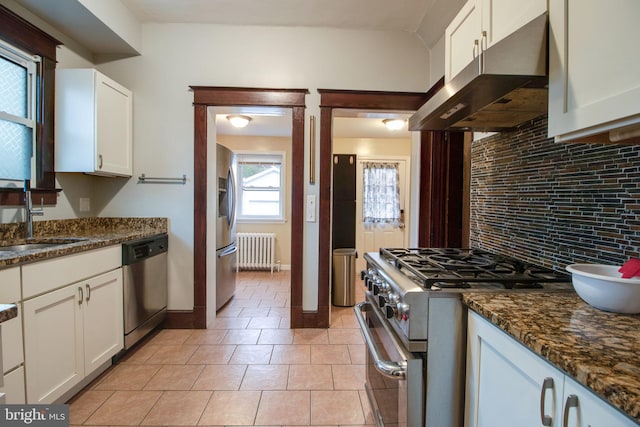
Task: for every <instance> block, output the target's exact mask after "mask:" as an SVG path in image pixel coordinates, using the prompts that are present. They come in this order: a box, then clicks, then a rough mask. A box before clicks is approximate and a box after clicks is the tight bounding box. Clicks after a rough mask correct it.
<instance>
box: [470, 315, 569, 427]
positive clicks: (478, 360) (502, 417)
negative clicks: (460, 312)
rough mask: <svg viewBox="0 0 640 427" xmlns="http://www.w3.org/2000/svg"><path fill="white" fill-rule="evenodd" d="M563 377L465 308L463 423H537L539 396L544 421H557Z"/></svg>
mask: <svg viewBox="0 0 640 427" xmlns="http://www.w3.org/2000/svg"><path fill="white" fill-rule="evenodd" d="M563 381H564V376H563V374H562V373H561V372H560V371H558V370H557V369H556V368H554V367H553V366H552V365H550V364H549V363H547V362H546V361H544V360H543V359H542V358H540V357H538V356H537V355H535V354H534V353H532V352H530V351H529V350H527V349H526V348H525V347H524V346H523V345H521V344H520V343H518V342H516V341H515V340H514V339H513V338H510V337H509V336H508V335H506V334H505V333H504V332H502V331H501V330H499V329H498V328H496V327H495V326H493V325H492V324H491V323H489V322H488V321H486V320H485V319H483V318H481V317H480V316H479V315H477V314H476V313H473V312H470V314H469V333H468V354H467V387H466V388H467V397H466V402H465V419H466V423H465V425H466V426H468V427H471V426H473V427H484V426H491V427H500V426H504V427H513V426H542V425H543V423H542V421H543V420H542V415H541V413H540V402H541V399H543V396H544V405H543V407H544V413H545V415H547V416H549V417H550V421H549V422H548V423H547V424H548V425H552V426H559V425H561V424H560V421H561V420H560V416H561V413H562V412H561V411H562V407H561V399H562V389H563Z"/></svg>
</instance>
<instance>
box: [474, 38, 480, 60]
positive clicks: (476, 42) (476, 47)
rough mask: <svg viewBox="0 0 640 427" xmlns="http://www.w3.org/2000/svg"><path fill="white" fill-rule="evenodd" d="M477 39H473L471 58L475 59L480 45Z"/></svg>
mask: <svg viewBox="0 0 640 427" xmlns="http://www.w3.org/2000/svg"><path fill="white" fill-rule="evenodd" d="M479 43H480V42H479V41H478V39H475V40H474V41H473V59H476V58H477V57H478V51H479V50H480V45H479Z"/></svg>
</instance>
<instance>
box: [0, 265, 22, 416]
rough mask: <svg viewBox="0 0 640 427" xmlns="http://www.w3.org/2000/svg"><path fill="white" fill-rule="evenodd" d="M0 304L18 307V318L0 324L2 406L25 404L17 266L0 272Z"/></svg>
mask: <svg viewBox="0 0 640 427" xmlns="http://www.w3.org/2000/svg"><path fill="white" fill-rule="evenodd" d="M0 284H2V286H0V302H2V303H12V304H16V305H17V306H18V316H17V317H14V318H13V319H10V320H7V321H5V322H3V323H2V324H1V325H0V329H1V330H2V334H1V335H2V338H1V339H0V342H2V352H1V353H0V355H1V356H2V357H1V358H2V369H1V370H0V371H1V372H2V373H3V374H4V378H2V382H4V385H2V387H0V393H4V395H5V399H6V403H10V404H19V403H25V394H24V353H23V352H22V305H21V299H22V298H21V290H20V289H21V288H20V267H10V268H7V269H3V270H0Z"/></svg>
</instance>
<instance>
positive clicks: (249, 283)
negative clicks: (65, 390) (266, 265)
mask: <svg viewBox="0 0 640 427" xmlns="http://www.w3.org/2000/svg"><path fill="white" fill-rule="evenodd" d="M356 288H357V298H356V299H357V300H358V301H361V300H362V299H363V289H362V287H361V282H360V280H356ZM289 306H290V275H289V272H288V271H283V272H279V273H274V274H273V275H271V273H269V272H266V273H265V272H246V273H240V275H239V278H238V287H237V292H236V295H235V296H234V298H233V299H232V300H231V301H230V302H229V303H228V304H227V305H226V306H225V307H223V309H222V310H221V311H220V312H218V317H217V318H216V319H215V320H214V321H213V322H212V323H211V324H210V325H208V329H206V330H191V329H189V330H185V329H173V330H169V329H166V330H161V331H159V332H157V333H155V334H153V335H152V336H150V337H148V338H147V339H145V340H144V341H143V342H142V343H141V344H140V345H138V346H136V347H135V348H134V349H132V351H130V352H129V353H128V354H126V355H125V356H124V357H123V358H122V359H120V361H119V362H118V363H117V364H116V365H114V366H113V367H111V368H110V369H109V370H108V371H107V372H105V373H104V374H103V375H101V376H100V377H99V378H98V379H96V380H95V381H94V382H93V383H92V384H90V385H89V386H87V387H86V388H85V389H84V390H83V391H82V392H81V393H79V394H78V395H77V396H75V397H74V398H73V399H72V400H71V401H70V402H69V403H70V418H71V420H70V423H71V425H83V426H105V425H109V426H130V425H144V426H147V425H149V426H157V425H165V426H185V425H186V426H189V425H191V426H195V425H206V426H264V427H266V426H269V427H271V426H310V425H311V426H325V427H328V426H365V425H367V426H369V425H373V421H372V417H371V413H370V408H369V405H368V403H367V397H366V394H365V392H364V375H365V373H364V371H365V368H364V363H365V361H364V351H365V350H364V344H363V340H362V335H361V333H360V331H359V329H358V325H357V321H356V319H355V317H354V314H353V309H352V308H351V307H344V308H343V307H333V308H332V322H331V327H330V328H329V329H290V315H289Z"/></svg>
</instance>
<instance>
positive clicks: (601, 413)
mask: <svg viewBox="0 0 640 427" xmlns="http://www.w3.org/2000/svg"><path fill="white" fill-rule="evenodd" d="M565 420H566V421H565ZM562 422H563V423H564V424H560V423H557V424H556V425H566V426H567V427H575V426H579V427H616V426H637V425H638V424H636V423H634V422H633V421H631V420H630V419H629V418H627V417H626V416H625V415H623V414H622V413H620V412H618V411H617V410H615V409H614V408H612V407H611V406H610V405H609V404H608V403H607V402H605V401H603V400H602V399H600V398H599V397H598V396H596V395H595V394H593V392H591V391H590V390H588V389H587V388H586V387H584V386H583V385H582V384H579V383H578V382H576V381H575V380H573V379H572V378H569V377H565V380H564V407H563V420H562Z"/></svg>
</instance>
